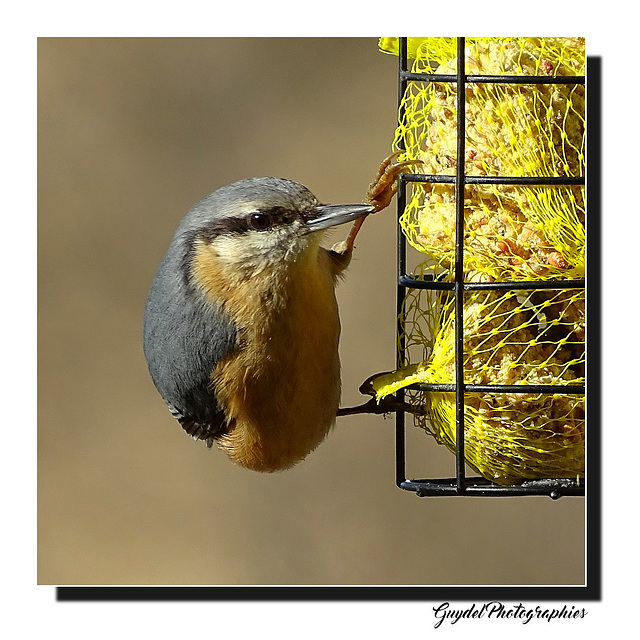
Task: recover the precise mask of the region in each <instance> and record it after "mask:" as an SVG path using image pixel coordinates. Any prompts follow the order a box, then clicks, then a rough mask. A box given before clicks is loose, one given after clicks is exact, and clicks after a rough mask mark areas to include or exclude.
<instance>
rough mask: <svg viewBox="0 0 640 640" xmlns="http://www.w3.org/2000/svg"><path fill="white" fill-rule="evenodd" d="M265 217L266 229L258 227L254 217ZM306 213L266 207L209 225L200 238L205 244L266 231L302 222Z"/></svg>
mask: <svg viewBox="0 0 640 640" xmlns="http://www.w3.org/2000/svg"><path fill="white" fill-rule="evenodd" d="M256 215H258V216H264V217H265V218H266V221H267V225H266V227H261V226H260V225H259V224H258V225H257V226H256V225H255V224H254V223H255V219H254V218H253V216H256ZM304 216H305V213H304V212H299V211H296V210H292V209H288V208H286V207H268V208H267V207H265V208H259V209H256V210H255V211H250V212H247V213H245V214H243V215H240V216H229V217H226V218H222V219H221V220H216V221H214V222H211V223H209V224H208V225H207V226H206V227H204V228H203V229H201V230H200V231H199V232H198V234H197V235H198V236H199V237H201V238H202V239H203V240H204V241H205V242H208V243H210V242H213V240H214V239H215V238H217V237H218V236H221V235H230V234H243V233H247V232H249V231H265V230H267V229H269V228H273V227H276V226H279V225H284V224H291V223H292V222H294V221H295V220H302V219H303V218H304Z"/></svg>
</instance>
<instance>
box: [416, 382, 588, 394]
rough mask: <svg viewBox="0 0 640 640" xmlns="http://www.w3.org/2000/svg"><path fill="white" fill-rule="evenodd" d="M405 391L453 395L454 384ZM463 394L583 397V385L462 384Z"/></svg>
mask: <svg viewBox="0 0 640 640" xmlns="http://www.w3.org/2000/svg"><path fill="white" fill-rule="evenodd" d="M406 388H407V389H415V390H417V391H437V392H441V393H450V392H451V393H453V392H455V390H456V385H455V384H453V383H452V384H437V383H429V382H416V383H415V384H412V385H409V386H408V387H406ZM462 388H463V391H464V392H465V393H542V394H562V395H584V392H585V388H584V385H578V384H463V385H462Z"/></svg>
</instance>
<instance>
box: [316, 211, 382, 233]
mask: <svg viewBox="0 0 640 640" xmlns="http://www.w3.org/2000/svg"><path fill="white" fill-rule="evenodd" d="M374 212H375V209H374V207H372V206H371V205H368V204H319V205H318V206H317V207H315V208H314V210H313V212H312V214H311V217H310V218H308V219H307V227H308V229H309V231H308V233H312V232H314V231H321V230H322V229H328V228H329V227H336V226H338V225H339V224H344V223H345V222H352V221H353V220H357V219H358V218H362V217H363V216H366V215H369V214H370V213H374Z"/></svg>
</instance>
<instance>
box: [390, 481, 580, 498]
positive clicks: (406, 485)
mask: <svg viewBox="0 0 640 640" xmlns="http://www.w3.org/2000/svg"><path fill="white" fill-rule="evenodd" d="M400 486H401V488H402V489H405V490H407V491H415V492H416V494H417V495H418V497H428V496H436V497H437V496H454V495H465V496H522V495H533V496H549V497H551V498H553V499H554V500H555V499H557V498H560V497H562V496H584V495H585V482H584V480H583V481H577V480H574V479H572V478H558V479H554V478H551V479H548V478H546V479H544V480H525V481H524V482H522V483H521V484H515V485H498V484H494V483H492V482H490V481H488V480H485V479H484V478H467V482H466V486H465V488H464V493H462V494H461V493H460V491H459V490H458V487H457V485H456V479H455V478H445V479H442V480H406V481H405V482H403V483H402V484H401V485H400Z"/></svg>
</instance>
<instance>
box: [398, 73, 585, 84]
mask: <svg viewBox="0 0 640 640" xmlns="http://www.w3.org/2000/svg"><path fill="white" fill-rule="evenodd" d="M401 77H402V79H404V80H406V81H408V82H457V79H458V76H457V75H456V74H455V73H416V72H415V71H402V72H401ZM465 82H467V83H469V84H472V83H473V84H584V83H585V76H513V75H510V76H508V75H504V76H501V75H498V76H494V75H477V74H468V75H466V76H465Z"/></svg>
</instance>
